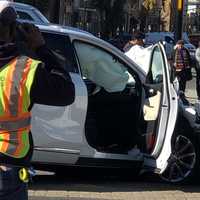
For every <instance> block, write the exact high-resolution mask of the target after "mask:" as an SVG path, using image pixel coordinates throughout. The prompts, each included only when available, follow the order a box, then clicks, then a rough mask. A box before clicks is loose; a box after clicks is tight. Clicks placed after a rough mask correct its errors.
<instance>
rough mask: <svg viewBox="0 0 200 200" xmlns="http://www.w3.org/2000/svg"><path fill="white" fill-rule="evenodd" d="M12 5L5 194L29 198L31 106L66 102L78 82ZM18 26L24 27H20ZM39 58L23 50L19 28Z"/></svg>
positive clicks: (0, 60) (6, 32)
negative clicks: (22, 22)
mask: <svg viewBox="0 0 200 200" xmlns="http://www.w3.org/2000/svg"><path fill="white" fill-rule="evenodd" d="M16 19H17V14H16V12H15V10H14V8H12V7H10V6H9V4H8V5H6V6H4V7H1V8H0V199H1V200H26V199H28V195H27V184H26V183H25V181H23V179H25V176H26V174H24V171H23V170H22V168H23V167H29V166H30V159H31V155H32V151H33V141H32V137H31V133H30V119H31V115H30V110H31V107H32V105H33V104H34V103H38V104H46V105H56V106H66V105H70V104H72V103H73V101H74V98H75V91H74V90H75V89H74V84H73V82H72V80H71V78H70V75H69V74H68V72H67V71H66V70H65V68H64V64H62V62H61V61H60V59H59V58H58V57H57V56H56V55H55V53H53V52H52V51H51V50H49V49H48V48H47V47H46V46H45V41H44V39H43V37H42V35H41V33H40V31H39V29H38V28H37V27H36V26H34V25H31V24H25V25H24V26H22V25H21V27H20V26H19V25H18V23H17V22H16ZM18 26H19V27H18ZM17 27H18V29H20V31H21V33H23V37H24V43H25V44H26V45H27V46H28V48H29V50H32V51H33V52H34V53H35V54H36V55H37V57H38V58H39V60H35V59H32V58H30V57H27V56H24V55H20V53H19V50H18V49H19V48H18V45H17V41H16V38H17V37H16V32H17V31H16V30H17Z"/></svg>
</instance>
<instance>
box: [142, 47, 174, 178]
mask: <svg viewBox="0 0 200 200" xmlns="http://www.w3.org/2000/svg"><path fill="white" fill-rule="evenodd" d="M144 90H145V101H144V105H143V118H144V122H145V130H144V136H145V140H146V152H147V154H146V155H145V159H144V169H148V170H151V171H154V172H156V173H159V174H161V173H162V172H163V171H164V170H165V169H166V167H167V163H168V159H169V157H170V154H171V139H172V135H173V132H174V128H175V123H176V118H177V112H178V100H177V93H176V91H175V90H174V87H173V85H172V83H171V82H170V66H169V65H168V61H167V58H166V54H165V50H164V47H163V45H162V44H156V45H154V46H153V47H152V52H151V56H150V67H149V71H148V73H147V78H146V83H145V84H144Z"/></svg>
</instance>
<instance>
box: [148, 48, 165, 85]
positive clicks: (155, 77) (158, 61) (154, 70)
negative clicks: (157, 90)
mask: <svg viewBox="0 0 200 200" xmlns="http://www.w3.org/2000/svg"><path fill="white" fill-rule="evenodd" d="M163 69H164V63H163V57H162V54H161V52H160V50H159V48H158V47H156V48H155V49H154V54H153V57H152V61H151V68H150V77H151V78H150V83H151V84H160V83H163Z"/></svg>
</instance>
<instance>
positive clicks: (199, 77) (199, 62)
mask: <svg viewBox="0 0 200 200" xmlns="http://www.w3.org/2000/svg"><path fill="white" fill-rule="evenodd" d="M195 59H196V92H197V97H198V100H200V41H199V43H198V48H197V49H196V52H195Z"/></svg>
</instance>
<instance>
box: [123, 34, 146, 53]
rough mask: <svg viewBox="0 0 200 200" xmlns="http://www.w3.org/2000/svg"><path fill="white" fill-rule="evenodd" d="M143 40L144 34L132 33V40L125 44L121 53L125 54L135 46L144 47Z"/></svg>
mask: <svg viewBox="0 0 200 200" xmlns="http://www.w3.org/2000/svg"><path fill="white" fill-rule="evenodd" d="M144 39H145V34H144V33H142V32H140V31H137V32H134V33H133V36H132V40H131V41H129V42H128V43H127V44H125V46H124V48H123V51H124V52H125V53H126V52H128V51H129V50H130V49H131V48H132V47H134V46H136V48H138V47H144Z"/></svg>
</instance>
